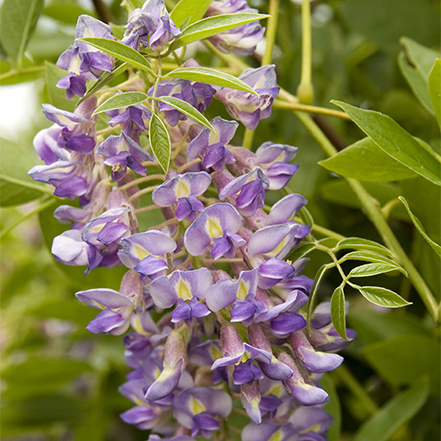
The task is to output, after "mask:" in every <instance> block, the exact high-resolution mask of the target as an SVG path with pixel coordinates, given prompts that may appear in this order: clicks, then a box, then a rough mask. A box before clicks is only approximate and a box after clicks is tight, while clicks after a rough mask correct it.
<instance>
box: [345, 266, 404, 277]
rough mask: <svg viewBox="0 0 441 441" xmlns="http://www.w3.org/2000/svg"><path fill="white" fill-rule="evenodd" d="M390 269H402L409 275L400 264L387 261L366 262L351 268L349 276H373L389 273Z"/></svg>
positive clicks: (401, 270)
mask: <svg viewBox="0 0 441 441" xmlns="http://www.w3.org/2000/svg"><path fill="white" fill-rule="evenodd" d="M390 271H400V272H403V273H404V274H405V275H407V273H406V271H404V269H403V268H401V267H400V266H398V265H394V264H392V265H391V264H387V263H366V264H365V265H360V266H357V267H355V268H353V269H352V270H351V272H350V273H349V275H348V278H351V277H371V276H376V275H378V274H384V273H388V272H390Z"/></svg>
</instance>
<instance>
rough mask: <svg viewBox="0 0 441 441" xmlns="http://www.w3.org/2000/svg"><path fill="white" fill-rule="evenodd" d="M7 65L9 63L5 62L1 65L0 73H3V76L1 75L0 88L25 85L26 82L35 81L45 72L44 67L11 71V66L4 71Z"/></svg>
mask: <svg viewBox="0 0 441 441" xmlns="http://www.w3.org/2000/svg"><path fill="white" fill-rule="evenodd" d="M6 64H7V63H5V62H1V63H0V72H2V74H1V75H0V86H8V85H12V84H18V83H24V82H26V81H34V80H36V79H37V78H39V77H41V75H42V74H43V73H44V71H45V68H44V66H33V67H28V68H24V69H19V70H16V69H9V65H8V68H7V69H6V70H5V69H3V65H6Z"/></svg>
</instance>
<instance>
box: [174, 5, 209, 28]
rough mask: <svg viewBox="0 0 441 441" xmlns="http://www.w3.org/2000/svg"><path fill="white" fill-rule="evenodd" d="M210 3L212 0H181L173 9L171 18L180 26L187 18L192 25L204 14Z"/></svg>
mask: <svg viewBox="0 0 441 441" xmlns="http://www.w3.org/2000/svg"><path fill="white" fill-rule="evenodd" d="M210 4H211V0H180V1H179V3H178V4H177V5H176V6H175V7H174V9H173V11H171V13H170V18H171V19H172V20H173V23H174V24H175V25H176V26H178V27H179V26H181V25H182V24H183V23H184V22H185V21H186V20H188V24H189V25H191V24H192V23H194V22H195V21H197V20H199V19H201V18H202V17H203V16H204V14H205V12H206V11H207V9H208V7H209V6H210Z"/></svg>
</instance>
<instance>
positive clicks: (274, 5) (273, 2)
mask: <svg viewBox="0 0 441 441" xmlns="http://www.w3.org/2000/svg"><path fill="white" fill-rule="evenodd" d="M268 13H269V15H271V17H270V18H269V19H268V22H267V27H266V35H265V36H266V47H265V52H264V54H263V57H262V63H261V64H262V66H264V65H265V64H270V63H271V59H272V56H273V47H274V42H275V41H276V32H277V21H278V18H279V0H270V4H269V10H268Z"/></svg>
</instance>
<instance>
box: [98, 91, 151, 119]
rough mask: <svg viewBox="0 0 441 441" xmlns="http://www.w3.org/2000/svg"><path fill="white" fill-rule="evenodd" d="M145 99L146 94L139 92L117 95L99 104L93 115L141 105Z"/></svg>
mask: <svg viewBox="0 0 441 441" xmlns="http://www.w3.org/2000/svg"><path fill="white" fill-rule="evenodd" d="M147 98H148V96H147V94H145V93H141V92H123V93H117V94H115V95H113V96H111V97H110V98H108V99H107V100H106V101H104V102H103V103H101V104H100V105H99V106H98V107H97V108H96V110H95V111H94V112H93V115H97V114H98V113H103V112H107V111H109V110H115V109H121V108H122V107H127V106H133V105H135V104H139V103H142V102H143V101H145V100H146V99H147Z"/></svg>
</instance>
